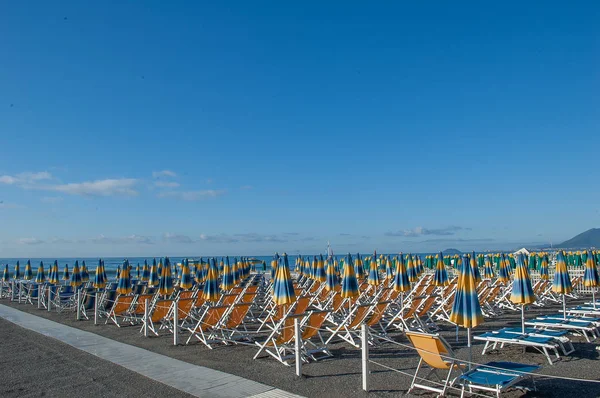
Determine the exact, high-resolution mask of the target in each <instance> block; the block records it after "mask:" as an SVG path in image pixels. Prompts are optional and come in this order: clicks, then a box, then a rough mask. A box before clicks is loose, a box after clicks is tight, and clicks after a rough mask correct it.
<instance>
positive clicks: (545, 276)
mask: <svg viewBox="0 0 600 398" xmlns="http://www.w3.org/2000/svg"><path fill="white" fill-rule="evenodd" d="M540 279H541V280H543V281H547V280H549V279H550V273H549V272H548V255H547V254H545V253H544V255H543V256H542V258H541V260H540Z"/></svg>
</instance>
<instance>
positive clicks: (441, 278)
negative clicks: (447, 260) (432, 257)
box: [433, 252, 450, 286]
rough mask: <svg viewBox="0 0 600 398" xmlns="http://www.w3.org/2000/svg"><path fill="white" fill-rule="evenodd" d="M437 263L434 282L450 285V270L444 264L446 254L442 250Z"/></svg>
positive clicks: (435, 283) (438, 284)
mask: <svg viewBox="0 0 600 398" xmlns="http://www.w3.org/2000/svg"><path fill="white" fill-rule="evenodd" d="M437 259H438V260H437V265H436V267H435V272H434V273H433V284H434V285H435V286H448V285H449V284H450V281H449V280H448V272H446V267H445V266H444V256H443V254H442V252H440V254H438V256H437Z"/></svg>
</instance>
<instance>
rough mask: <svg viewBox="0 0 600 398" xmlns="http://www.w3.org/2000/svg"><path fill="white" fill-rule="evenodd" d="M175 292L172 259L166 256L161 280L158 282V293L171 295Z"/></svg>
mask: <svg viewBox="0 0 600 398" xmlns="http://www.w3.org/2000/svg"><path fill="white" fill-rule="evenodd" d="M171 293H173V277H172V276H171V261H169V257H165V264H164V265H163V267H162V273H161V274H160V281H159V282H158V294H160V295H163V296H170V295H171Z"/></svg>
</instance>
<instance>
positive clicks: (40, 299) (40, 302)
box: [38, 284, 42, 310]
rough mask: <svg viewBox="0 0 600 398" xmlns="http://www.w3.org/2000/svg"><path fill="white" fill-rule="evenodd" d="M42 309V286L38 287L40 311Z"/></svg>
mask: <svg viewBox="0 0 600 398" xmlns="http://www.w3.org/2000/svg"><path fill="white" fill-rule="evenodd" d="M40 308H42V285H41V284H40V285H38V310H39V309H40Z"/></svg>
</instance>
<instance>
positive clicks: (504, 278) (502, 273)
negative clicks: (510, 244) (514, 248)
mask: <svg viewBox="0 0 600 398" xmlns="http://www.w3.org/2000/svg"><path fill="white" fill-rule="evenodd" d="M508 268H509V267H508V263H507V260H506V256H505V255H504V253H502V255H501V256H500V267H499V268H498V280H499V281H500V282H501V283H504V284H505V285H508V283H509V282H510V271H509V269H508Z"/></svg>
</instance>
